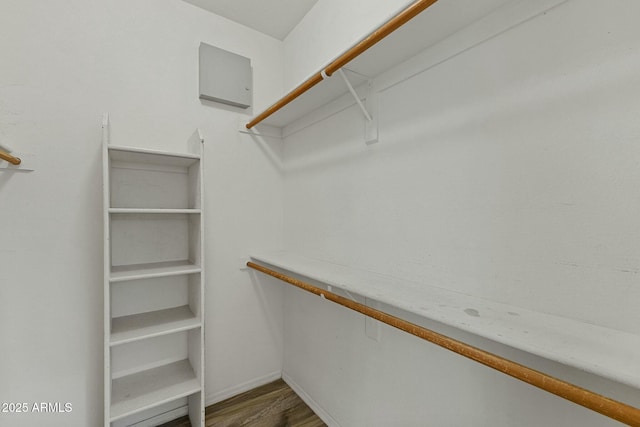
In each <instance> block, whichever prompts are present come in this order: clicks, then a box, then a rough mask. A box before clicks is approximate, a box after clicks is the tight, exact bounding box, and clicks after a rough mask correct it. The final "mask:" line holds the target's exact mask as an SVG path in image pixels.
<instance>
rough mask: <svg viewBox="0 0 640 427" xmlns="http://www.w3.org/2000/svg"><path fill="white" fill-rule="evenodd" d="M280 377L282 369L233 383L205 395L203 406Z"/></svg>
mask: <svg viewBox="0 0 640 427" xmlns="http://www.w3.org/2000/svg"><path fill="white" fill-rule="evenodd" d="M280 378H282V371H276V372H272V373H270V374H267V375H264V376H262V377H258V378H254V379H252V380H249V381H246V382H244V383H242V384H238V385H235V386H233V387H229V388H227V389H224V390H221V391H218V392H216V393H214V394H211V395H207V396H205V406H209V405H213V404H214V403H218V402H222V401H223V400H225V399H228V398H230V397H233V396H236V395H238V394H240V393H244V392H245V391H249V390H252V389H254V388H256V387H260V386H261V385H265V384H269V383H270V382H273V381H275V380H279V379H280Z"/></svg>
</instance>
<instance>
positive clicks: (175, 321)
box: [111, 305, 202, 346]
mask: <svg viewBox="0 0 640 427" xmlns="http://www.w3.org/2000/svg"><path fill="white" fill-rule="evenodd" d="M111 322H112V323H111V345H112V346H115V345H120V344H126V343H129V342H133V341H138V340H142V339H146V338H152V337H157V336H160V335H166V334H171V333H175V332H182V331H187V330H189V329H195V328H198V327H200V326H201V325H202V323H201V320H200V319H199V318H198V317H196V315H195V314H193V312H192V311H191V309H190V308H189V306H186V305H185V306H181V307H174V308H168V309H165V310H158V311H150V312H147V313H140V314H132V315H130V316H122V317H115V318H113V319H112V320H111Z"/></svg>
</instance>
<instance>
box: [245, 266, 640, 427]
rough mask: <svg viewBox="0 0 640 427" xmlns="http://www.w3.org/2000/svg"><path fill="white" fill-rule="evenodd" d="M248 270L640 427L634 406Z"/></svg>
mask: <svg viewBox="0 0 640 427" xmlns="http://www.w3.org/2000/svg"><path fill="white" fill-rule="evenodd" d="M247 267H250V268H253V269H254V270H258V271H260V272H262V273H264V274H267V275H269V276H272V277H275V278H276V279H280V280H282V281H284V282H286V283H289V284H291V285H294V286H296V287H298V288H301V289H304V290H305V291H307V292H311V293H312V294H316V295H319V296H321V297H323V298H324V299H327V300H329V301H333V302H335V303H337V304H340V305H342V306H345V307H347V308H350V309H351V310H354V311H357V312H358V313H362V314H364V315H365V316H369V317H371V318H372V319H376V320H378V321H380V322H383V323H386V324H387V325H390V326H393V327H394V328H397V329H400V330H401V331H404V332H407V333H410V334H411V335H415V336H416V337H418V338H422V339H424V340H427V341H429V342H431V343H434V344H436V345H439V346H440V347H444V348H446V349H448V350H451V351H453V352H455V353H458V354H460V355H462V356H464V357H467V358H469V359H471V360H475V361H476V362H479V363H482V364H483V365H485V366H488V367H490V368H493V369H496V370H498V371H500V372H502V373H504V374H507V375H509V376H512V377H514V378H516V379H519V380H520V381H524V382H526V383H528V384H531V385H533V386H535V387H538V388H540V389H542V390H545V391H548V392H549V393H553V394H555V395H556V396H560V397H562V398H564V399H567V400H570V401H571V402H574V403H577V404H578V405H581V406H584V407H585V408H589V409H591V410H593V411H596V412H599V413H600V414H602V415H605V416H607V417H609V418H613V419H614V420H617V421H620V422H622V423H625V424H628V425H630V426H635V427H640V409H638V408H634V407H633V406H629V405H627V404H625V403H622V402H618V401H617V400H613V399H610V398H608V397H605V396H602V395H600V394H598V393H595V392H593V391H590V390H587V389H584V388H582V387H578V386H576V385H574V384H571V383H568V382H566V381H562V380H560V379H558V378H555V377H552V376H550V375H547V374H545V373H542V372H539V371H536V370H534V369H531V368H529V367H527V366H524V365H521V364H519V363H516V362H514V361H512V360H509V359H505V358H503V357H500V356H498V355H495V354H493V353H489V352H487V351H484V350H481V349H479V348H477V347H474V346H471V345H469V344H465V343H463V342H462V341H458V340H456V339H453V338H450V337H447V336H445V335H442V334H439V333H437V332H434V331H431V330H429V329H426V328H423V327H422V326H418V325H416V324H414V323H411V322H408V321H406V320H403V319H400V318H399V317H395V316H392V315H390V314H388V313H385V312H383V311H380V310H376V309H375V308H371V307H368V306H366V305H364V304H360V303H359V302H356V301H352V300H350V299H347V298H344V297H341V296H340V295H336V294H334V293H332V292H328V291H325V290H324V289H322V288H319V287H317V286H313V285H311V284H309V283H306V282H303V281H301V280H298V279H295V278H293V277H291V276H287V275H286V274H282V273H280V272H278V271H275V270H271V269H270V268H267V267H264V266H261V265H258V264H255V263H253V262H251V261H249V262H247Z"/></svg>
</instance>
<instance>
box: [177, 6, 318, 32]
mask: <svg viewBox="0 0 640 427" xmlns="http://www.w3.org/2000/svg"><path fill="white" fill-rule="evenodd" d="M184 1H186V2H187V3H191V4H193V5H195V6H198V7H201V8H202V9H205V10H208V11H210V12H213V13H215V14H216V15H220V16H224V17H225V18H228V19H230V20H232V21H235V22H237V23H239V24H242V25H246V26H247V27H250V28H253V29H254V30H258V31H260V32H262V33H265V34H268V35H270V36H272V37H275V38H277V39H280V40H283V39H284V38H285V37H286V36H287V34H289V32H290V31H291V30H292V29H293V28H294V27H295V26H296V25H297V24H298V22H300V20H301V19H302V18H303V17H304V15H306V13H307V12H308V11H309V10H310V9H311V8H312V7H313V5H314V4H316V2H317V1H318V0H184Z"/></svg>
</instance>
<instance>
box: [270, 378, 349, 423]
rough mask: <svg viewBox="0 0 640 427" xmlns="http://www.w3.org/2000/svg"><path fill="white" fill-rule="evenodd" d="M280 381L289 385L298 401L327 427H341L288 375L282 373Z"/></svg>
mask: <svg viewBox="0 0 640 427" xmlns="http://www.w3.org/2000/svg"><path fill="white" fill-rule="evenodd" d="M282 379H283V380H284V382H286V383H287V384H288V385H289V387H291V389H292V390H293V391H295V392H296V394H297V395H298V396H300V399H302V400H303V401H304V403H306V404H307V406H309V408H311V410H312V411H313V412H315V414H316V415H317V416H318V417H319V418H320V419H321V420H322V421H324V423H325V424H326V425H327V426H329V427H341V426H340V424H339V423H338V422H337V421H336V420H335V419H334V418H333V417H332V416H331V415H329V413H328V412H327V411H325V410H324V408H323V407H322V406H320V405H319V404H318V403H317V402H316V401H315V400H313V399H312V398H311V396H309V395H308V394H307V392H305V391H304V390H303V389H302V387H300V386H299V385H298V384H296V382H295V381H294V380H293V379H292V378H291V377H290V376H289V375H287V373H286V372H283V373H282Z"/></svg>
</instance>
